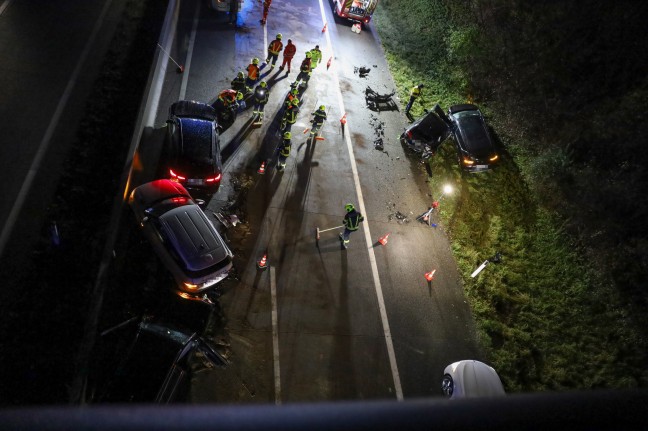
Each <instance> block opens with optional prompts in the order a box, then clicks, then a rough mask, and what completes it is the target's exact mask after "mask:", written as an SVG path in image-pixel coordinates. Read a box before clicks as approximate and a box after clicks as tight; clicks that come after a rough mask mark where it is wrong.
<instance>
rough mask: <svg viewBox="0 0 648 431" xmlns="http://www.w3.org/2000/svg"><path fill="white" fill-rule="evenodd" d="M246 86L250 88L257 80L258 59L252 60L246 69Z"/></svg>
mask: <svg viewBox="0 0 648 431" xmlns="http://www.w3.org/2000/svg"><path fill="white" fill-rule="evenodd" d="M247 73H248V76H247V85H248V87H252V86H253V85H254V84H255V83H256V82H257V81H258V80H259V59H258V58H253V59H252V62H251V63H250V64H249V65H248V67H247Z"/></svg>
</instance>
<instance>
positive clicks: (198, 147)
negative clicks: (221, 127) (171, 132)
mask: <svg viewBox="0 0 648 431" xmlns="http://www.w3.org/2000/svg"><path fill="white" fill-rule="evenodd" d="M178 122H179V123H180V131H181V135H182V144H181V146H182V148H179V149H178V150H179V151H180V153H181V154H182V156H183V157H184V158H185V159H188V161H190V163H191V164H195V165H198V166H204V165H211V164H212V163H213V159H214V151H213V150H214V146H213V145H212V139H213V137H214V133H215V129H214V123H213V122H211V121H207V120H202V119H198V118H185V117H182V118H178Z"/></svg>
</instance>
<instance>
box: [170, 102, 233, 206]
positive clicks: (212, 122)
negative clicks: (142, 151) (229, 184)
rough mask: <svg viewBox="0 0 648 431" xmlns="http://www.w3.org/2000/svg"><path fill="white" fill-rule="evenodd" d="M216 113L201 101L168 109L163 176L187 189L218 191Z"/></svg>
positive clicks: (218, 161)
mask: <svg viewBox="0 0 648 431" xmlns="http://www.w3.org/2000/svg"><path fill="white" fill-rule="evenodd" d="M216 117H217V115H216V110H215V109H214V108H212V107H211V106H210V105H208V104H206V103H202V102H195V101H190V100H182V101H180V102H176V103H174V104H173V105H171V107H170V108H169V119H168V120H167V134H166V141H165V148H164V149H165V151H164V153H163V154H164V156H163V157H164V161H163V166H164V168H165V169H166V170H167V172H166V173H165V174H164V176H165V177H167V178H170V179H172V180H173V181H177V182H179V183H180V184H182V185H183V186H185V187H186V188H187V189H189V190H199V191H201V192H206V193H209V194H214V193H216V192H217V191H218V188H219V187H220V183H221V176H222V161H221V150H220V135H219V133H218V125H217V121H216Z"/></svg>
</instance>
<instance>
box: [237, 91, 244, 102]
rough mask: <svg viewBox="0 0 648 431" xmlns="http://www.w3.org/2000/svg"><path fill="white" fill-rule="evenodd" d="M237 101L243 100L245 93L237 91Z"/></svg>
mask: <svg viewBox="0 0 648 431" xmlns="http://www.w3.org/2000/svg"><path fill="white" fill-rule="evenodd" d="M236 100H243V93H241V92H240V91H237V92H236Z"/></svg>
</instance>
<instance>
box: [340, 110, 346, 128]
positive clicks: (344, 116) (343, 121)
mask: <svg viewBox="0 0 648 431" xmlns="http://www.w3.org/2000/svg"><path fill="white" fill-rule="evenodd" d="M346 116H347V114H346V112H345V113H344V115H343V116H342V118H340V124H341V125H342V127H344V125H345V124H346Z"/></svg>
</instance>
